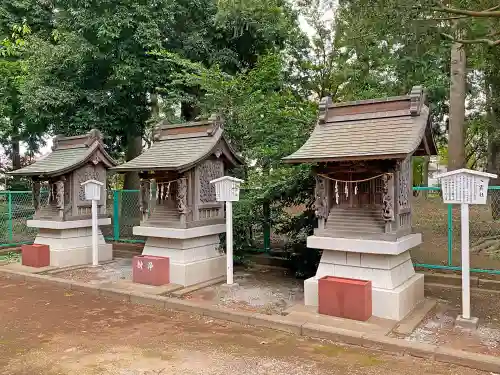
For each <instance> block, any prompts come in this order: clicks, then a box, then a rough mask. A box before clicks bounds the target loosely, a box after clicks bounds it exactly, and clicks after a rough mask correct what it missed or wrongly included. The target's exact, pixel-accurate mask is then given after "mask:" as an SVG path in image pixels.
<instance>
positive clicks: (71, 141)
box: [9, 129, 118, 178]
mask: <svg viewBox="0 0 500 375" xmlns="http://www.w3.org/2000/svg"><path fill="white" fill-rule="evenodd" d="M89 161H95V162H96V163H98V162H102V163H104V164H105V165H106V167H108V168H109V167H113V166H115V165H117V164H118V163H117V162H116V161H115V160H113V158H111V156H109V154H108V153H107V152H106V150H105V149H104V145H103V143H102V134H101V133H100V132H99V131H98V130H95V129H93V130H91V131H90V132H89V133H87V134H84V135H77V136H73V137H64V136H61V135H58V136H56V137H54V140H53V146H52V152H51V153H50V154H48V155H47V156H45V157H43V158H42V159H39V160H37V161H35V162H34V163H33V164H30V165H28V166H26V167H24V168H21V169H17V170H15V171H12V172H9V174H10V175H17V176H38V177H41V178H45V177H53V176H59V175H62V174H65V173H68V172H71V171H72V170H75V169H77V168H78V167H80V166H81V165H83V164H85V163H87V162H89Z"/></svg>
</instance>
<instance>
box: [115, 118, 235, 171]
mask: <svg viewBox="0 0 500 375" xmlns="http://www.w3.org/2000/svg"><path fill="white" fill-rule="evenodd" d="M219 152H220V154H223V155H224V156H225V157H226V159H227V160H228V161H229V162H230V163H231V164H232V165H240V164H243V163H242V161H241V160H240V158H239V157H238V156H237V155H236V153H235V152H234V151H233V150H232V148H231V147H230V145H229V144H228V142H227V141H226V139H225V138H224V135H223V124H222V121H221V118H220V117H219V116H215V115H213V116H211V117H210V118H209V119H208V120H204V121H195V122H189V123H186V124H174V125H172V124H166V125H159V126H158V127H157V128H156V129H155V134H154V142H153V145H152V146H151V147H150V148H149V149H147V150H146V151H144V152H143V153H142V154H141V155H139V156H138V157H136V158H135V159H132V160H130V161H128V162H126V163H125V164H122V165H119V166H117V167H115V168H112V169H113V170H114V171H117V172H128V171H137V172H141V171H155V170H174V171H185V170H187V169H190V168H192V167H193V166H195V165H196V164H197V163H199V162H201V161H203V160H205V159H206V158H208V157H209V156H210V155H212V154H216V155H217V154H218V153H219Z"/></svg>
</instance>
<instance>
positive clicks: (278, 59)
mask: <svg viewBox="0 0 500 375" xmlns="http://www.w3.org/2000/svg"><path fill="white" fill-rule="evenodd" d="M285 66H286V64H285V61H284V57H283V56H281V55H280V54H270V55H267V56H262V57H261V58H260V59H259V60H258V61H257V63H256V65H255V67H254V68H253V69H249V70H246V71H243V72H241V73H238V74H236V75H234V76H229V75H227V74H225V73H223V72H221V71H220V70H219V69H217V68H214V69H211V70H209V71H207V72H205V73H204V74H203V75H202V76H201V82H200V83H201V86H202V87H203V90H204V92H205V95H204V97H203V98H202V102H201V106H202V108H203V109H204V111H205V112H207V113H209V112H211V111H213V110H216V109H222V114H223V116H224V118H225V129H226V131H227V133H228V135H229V138H230V139H231V140H232V142H233V144H234V145H235V147H237V148H238V149H239V150H240V151H241V154H242V155H243V157H244V158H245V160H246V161H247V168H246V170H245V171H244V172H243V173H242V177H244V178H245V180H246V182H245V192H244V194H243V196H242V202H241V204H238V207H237V208H236V210H237V211H236V213H235V228H236V231H237V233H239V235H238V236H235V238H236V239H239V242H238V244H237V246H236V248H237V249H239V250H245V249H246V248H247V247H249V246H251V240H250V236H251V233H250V231H249V228H252V227H255V226H258V227H262V228H263V230H264V231H267V230H268V229H267V228H269V226H271V224H272V227H273V228H274V229H275V230H278V231H279V230H280V228H281V229H282V230H284V231H287V230H289V231H292V232H293V233H294V234H296V232H295V229H292V226H290V225H286V223H288V219H289V218H288V216H287V215H286V214H285V212H284V208H285V207H287V206H290V205H297V204H304V203H306V205H307V204H308V202H309V200H311V199H312V197H313V195H312V190H311V189H312V186H313V184H312V181H311V175H310V169H309V167H308V166H298V167H290V166H286V165H283V164H282V162H281V159H282V158H283V157H284V156H287V155H289V154H291V153H292V152H294V151H295V150H296V149H298V148H299V147H300V146H301V145H302V144H303V143H304V142H305V140H306V139H307V137H308V136H309V133H310V131H311V129H312V125H313V124H314V121H315V118H316V106H315V104H314V103H313V102H311V101H309V100H308V99H306V98H302V97H300V96H298V95H297V94H296V92H295V90H294V88H293V87H292V86H290V84H289V82H288V81H287V79H286V78H287V76H286V74H285ZM309 224H311V223H309ZM308 228H309V229H311V228H312V225H309V226H308ZM306 232H307V231H306ZM289 234H290V233H289ZM304 240H305V237H302V238H301V241H300V243H301V246H302V247H303V248H304V249H305V247H304Z"/></svg>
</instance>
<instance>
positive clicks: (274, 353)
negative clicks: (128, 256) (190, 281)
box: [0, 276, 484, 375]
mask: <svg viewBox="0 0 500 375" xmlns="http://www.w3.org/2000/svg"><path fill="white" fill-rule="evenodd" d="M0 373H1V374H9V375H32V374H40V375H66V374H75V375H76V374H78V375H160V374H161V375H170V374H172V375H173V374H176V375H181V374H207V375H211V374H231V375H240V374H241V375H248V374H252V375H254V374H255V375H259V374H273V375H279V374H287V375H295V374H297V375H299V374H300V375H313V374H314V375H316V374H318V375H320V374H321V375H323V374H334V375H337V374H338V375H348V374H360V375H361V374H363V375H375V374H383V375H406V374H412V375H413V374H419V375H425V374H429V375H430V374H432V375H440V374H443V375H444V374H449V375H451V374H453V375H465V374H467V375H476V374H484V373H481V372H479V371H475V370H471V369H466V368H460V367H457V366H451V365H445V364H441V363H436V362H431V361H426V360H421V359H416V358H411V357H395V356H390V355H385V354H382V353H377V352H370V351H366V350H363V349H358V348H354V347H346V346H339V345H335V344H332V343H329V342H325V341H319V340H313V339H307V338H304V337H298V336H293V335H288V334H286V333H280V332H276V331H272V330H266V329H260V328H255V327H251V326H242V325H238V324H235V323H228V322H223V321H218V320H215V319H210V318H206V317H201V316H198V315H190V314H186V313H178V312H173V311H167V310H159V309H155V308H152V307H147V306H140V305H133V304H129V303H122V302H118V301H116V300H107V299H105V298H102V297H97V296H94V295H91V294H86V293H83V292H76V291H64V290H60V289H56V288H54V287H52V286H50V285H46V284H34V283H29V284H27V283H24V282H20V281H16V280H11V279H6V278H3V277H1V276H0Z"/></svg>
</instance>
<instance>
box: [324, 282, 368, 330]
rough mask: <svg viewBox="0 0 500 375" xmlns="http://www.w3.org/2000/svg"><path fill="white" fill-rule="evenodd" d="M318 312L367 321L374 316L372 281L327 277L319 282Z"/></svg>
mask: <svg viewBox="0 0 500 375" xmlns="http://www.w3.org/2000/svg"><path fill="white" fill-rule="evenodd" d="M318 312H319V313H320V314H324V315H331V316H337V317H340V318H347V319H353V320H360V321H366V320H368V319H370V317H371V316H372V283H371V281H364V280H354V279H346V278H341V277H332V276H325V277H322V278H321V279H319V280H318Z"/></svg>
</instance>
